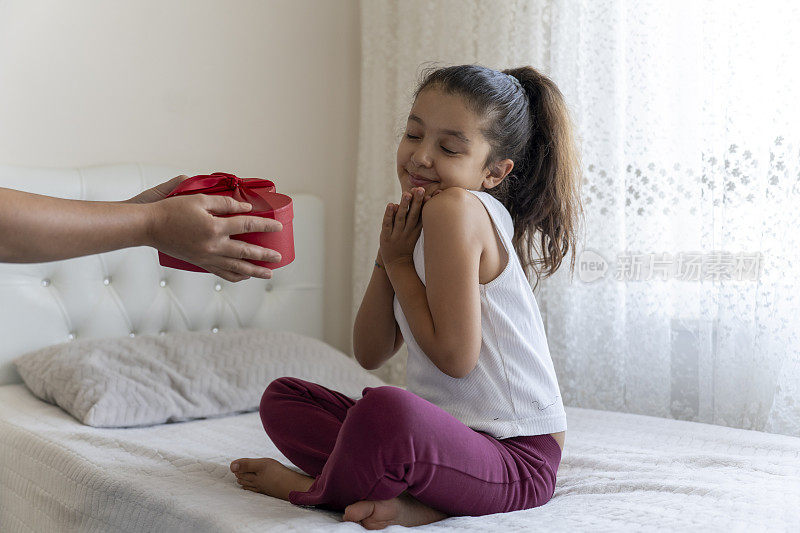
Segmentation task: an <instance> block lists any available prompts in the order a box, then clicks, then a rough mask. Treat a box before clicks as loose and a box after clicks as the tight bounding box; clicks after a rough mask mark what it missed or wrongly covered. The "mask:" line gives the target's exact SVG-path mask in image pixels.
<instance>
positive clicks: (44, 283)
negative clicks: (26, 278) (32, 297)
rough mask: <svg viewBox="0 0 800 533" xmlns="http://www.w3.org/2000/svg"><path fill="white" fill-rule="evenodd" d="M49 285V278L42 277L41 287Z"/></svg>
mask: <svg viewBox="0 0 800 533" xmlns="http://www.w3.org/2000/svg"><path fill="white" fill-rule="evenodd" d="M49 286H50V280H49V279H47V278H45V279H43V280H42V287H49Z"/></svg>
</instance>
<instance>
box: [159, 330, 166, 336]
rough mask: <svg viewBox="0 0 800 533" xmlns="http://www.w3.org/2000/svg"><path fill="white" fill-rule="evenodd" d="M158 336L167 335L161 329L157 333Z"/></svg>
mask: <svg viewBox="0 0 800 533" xmlns="http://www.w3.org/2000/svg"><path fill="white" fill-rule="evenodd" d="M158 334H159V335H166V334H167V332H166V331H165V330H163V329H162V330H161V331H159V332H158Z"/></svg>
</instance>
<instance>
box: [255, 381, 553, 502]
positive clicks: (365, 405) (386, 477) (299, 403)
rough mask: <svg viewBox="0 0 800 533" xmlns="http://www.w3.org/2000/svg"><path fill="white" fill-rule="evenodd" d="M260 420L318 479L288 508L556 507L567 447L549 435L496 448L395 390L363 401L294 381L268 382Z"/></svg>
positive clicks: (292, 497)
mask: <svg viewBox="0 0 800 533" xmlns="http://www.w3.org/2000/svg"><path fill="white" fill-rule="evenodd" d="M260 411H261V421H262V422H263V424H264V429H265V430H266V432H267V434H268V435H269V437H270V439H272V442H273V443H275V446H277V447H278V449H279V450H280V451H281V453H283V455H285V456H286V457H287V458H288V459H289V460H290V461H291V462H292V463H294V464H295V465H296V466H298V467H299V468H300V469H301V470H303V471H304V472H306V473H307V474H308V475H310V476H311V477H313V478H315V481H314V484H313V485H311V488H310V489H309V490H308V491H307V492H297V491H293V492H291V493H290V494H289V501H291V502H292V503H294V504H297V505H316V506H320V507H324V508H327V509H334V510H339V511H341V510H343V509H344V508H345V507H346V506H348V505H350V504H351V503H355V502H357V501H361V500H388V499H391V498H394V497H397V496H399V495H400V494H402V493H403V492H408V493H409V494H410V495H411V496H413V497H414V498H416V499H417V500H419V501H420V502H422V503H424V504H425V505H428V506H429V507H432V508H434V509H437V510H439V511H441V512H443V513H446V514H448V515H451V516H456V515H462V516H463V515H469V516H478V515H485V514H492V513H501V512H507V511H515V510H518V509H528V508H530V507H537V506H539V505H543V504H545V503H547V501H548V500H550V497H551V496H552V495H553V490H554V489H555V484H556V471H557V470H558V465H559V463H560V462H561V448H560V447H559V446H558V443H557V442H556V440H555V439H554V438H553V437H551V436H550V435H547V434H545V435H535V436H526V437H513V438H509V439H503V440H496V439H494V438H492V437H490V436H488V435H486V434H485V433H481V432H478V431H475V430H472V429H470V428H468V427H467V426H465V425H464V424H463V423H461V422H460V421H459V420H457V419H456V418H454V417H453V416H452V415H450V414H449V413H447V412H446V411H444V410H443V409H441V408H439V407H437V406H436V405H434V404H432V403H430V402H428V401H426V400H423V399H422V398H420V397H419V396H416V395H414V394H412V393H410V392H407V391H405V390H403V389H400V388H397V387H388V386H387V387H376V388H369V387H368V388H366V389H364V397H363V398H362V399H360V400H358V401H356V400H353V399H351V398H349V397H347V396H345V395H344V394H341V393H339V392H336V391H332V390H330V389H327V388H325V387H322V386H321V385H317V384H315V383H309V382H307V381H303V380H300V379H296V378H280V379H276V380H275V381H273V382H272V383H270V385H269V387H267V390H266V391H264V396H263V397H262V399H261V409H260Z"/></svg>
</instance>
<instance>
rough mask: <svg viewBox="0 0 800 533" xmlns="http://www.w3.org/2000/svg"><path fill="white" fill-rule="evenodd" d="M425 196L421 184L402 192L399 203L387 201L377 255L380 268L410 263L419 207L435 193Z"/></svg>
mask: <svg viewBox="0 0 800 533" xmlns="http://www.w3.org/2000/svg"><path fill="white" fill-rule="evenodd" d="M440 192H441V191H440V190H439V189H437V190H435V191H433V193H432V194H429V195H426V194H425V189H424V188H422V187H414V188H412V189H411V190H410V191H407V192H404V193H403V195H402V197H401V199H400V203H399V204H393V203H390V204H388V205H387V206H386V211H385V212H384V214H383V224H382V225H381V236H380V252H379V253H380V256H381V261H382V263H383V266H384V267H387V266H389V265H391V264H393V263H398V262H402V261H408V262H413V254H414V246H415V245H416V244H417V239H419V234H420V232H421V231H422V206H423V205H425V203H426V202H427V201H428V200H430V199H431V198H433V197H434V196H436V195H437V194H439V193H440Z"/></svg>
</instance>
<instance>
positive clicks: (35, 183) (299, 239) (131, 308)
mask: <svg viewBox="0 0 800 533" xmlns="http://www.w3.org/2000/svg"><path fill="white" fill-rule="evenodd" d="M217 170H224V169H205V170H199V171H198V170H195V171H192V169H185V168H183V169H179V168H170V167H162V166H155V165H140V164H122V165H108V166H94V167H86V168H79V169H74V168H68V169H67V168H65V169H51V168H28V167H18V166H4V165H0V187H6V188H13V189H18V190H23V191H29V192H34V193H38V194H47V195H51V196H58V197H61V198H74V199H84V200H123V199H127V198H130V197H132V196H135V195H136V194H138V193H139V192H141V191H142V190H144V189H147V188H150V187H152V186H153V185H157V184H158V183H160V182H162V181H165V180H167V179H169V178H172V177H174V176H178V175H180V174H188V175H190V176H191V175H194V174H207V173H209V172H213V171H217ZM266 177H267V178H268V176H266ZM276 185H277V187H278V191H279V192H285V193H286V194H289V195H290V196H292V199H293V204H294V217H295V218H294V222H293V227H294V239H295V260H294V262H293V263H291V264H290V265H288V266H285V267H283V268H280V269H278V270H276V271H274V273H273V278H272V279H271V280H261V279H249V280H247V281H242V282H239V283H230V282H227V281H225V280H223V279H221V278H218V277H216V276H213V275H211V274H204V273H195V272H185V271H182V270H174V269H170V268H164V267H161V266H160V265H159V264H158V256H157V253H156V252H155V250H153V249H151V248H128V249H125V250H118V251H115V252H110V253H105V254H99V255H92V256H86V257H82V258H77V259H70V260H67V261H54V262H50V263H37V264H9V263H0V384H6V383H13V382H18V381H19V380H20V379H19V375H18V374H17V372H16V370H15V369H14V365H13V364H12V363H11V360H13V359H14V358H15V357H17V356H19V355H22V354H24V353H26V352H29V351H31V350H35V349H38V348H41V347H44V346H48V345H51V344H58V343H62V342H68V341H69V340H72V339H75V338H87V337H95V338H105V337H121V336H129V335H134V336H135V335H141V334H158V333H161V332H169V331H176V330H199V331H218V330H221V329H235V328H243V327H257V328H263V329H268V330H288V331H295V332H298V333H303V334H306V335H310V336H313V337H316V338H319V339H322V334H323V318H322V313H323V301H322V289H323V287H322V280H323V272H322V269H323V258H324V249H323V247H324V240H323V224H324V222H323V221H324V216H323V215H324V214H323V206H322V201H321V200H320V199H319V198H318V197H316V196H312V195H307V194H292V193H291V191H288V192H287V191H284V190H282V189H281V184H280V181H279V180H278V181H277V183H276ZM0 231H2V228H0Z"/></svg>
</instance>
